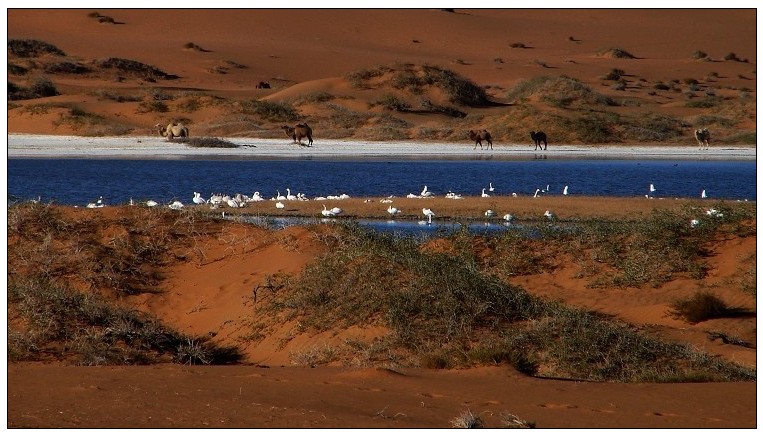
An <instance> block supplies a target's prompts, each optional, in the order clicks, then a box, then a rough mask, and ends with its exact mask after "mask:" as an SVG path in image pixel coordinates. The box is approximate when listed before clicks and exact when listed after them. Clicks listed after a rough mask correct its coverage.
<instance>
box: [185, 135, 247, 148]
mask: <svg viewBox="0 0 763 438" xmlns="http://www.w3.org/2000/svg"><path fill="white" fill-rule="evenodd" d="M174 140H175V141H177V142H179V143H184V144H186V145H188V146H190V147H194V148H237V147H238V145H237V144H235V143H232V142H230V141H228V140H224V139H221V138H215V137H176V138H175V139H174Z"/></svg>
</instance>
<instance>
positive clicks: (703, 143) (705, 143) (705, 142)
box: [694, 128, 710, 149]
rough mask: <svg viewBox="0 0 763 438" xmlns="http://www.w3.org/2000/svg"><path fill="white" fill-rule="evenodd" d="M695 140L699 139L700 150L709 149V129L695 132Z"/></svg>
mask: <svg viewBox="0 0 763 438" xmlns="http://www.w3.org/2000/svg"><path fill="white" fill-rule="evenodd" d="M694 138H696V139H697V143H699V148H700V149H703V147H704V149H708V148H709V147H710V131H708V130H707V128H702V129H697V130H695V131H694Z"/></svg>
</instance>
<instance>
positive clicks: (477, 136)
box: [469, 129, 493, 150]
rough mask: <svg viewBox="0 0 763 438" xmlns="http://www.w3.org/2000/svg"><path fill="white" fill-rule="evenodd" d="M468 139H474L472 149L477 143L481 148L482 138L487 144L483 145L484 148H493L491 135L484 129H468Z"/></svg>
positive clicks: (475, 147)
mask: <svg viewBox="0 0 763 438" xmlns="http://www.w3.org/2000/svg"><path fill="white" fill-rule="evenodd" d="M469 139H470V140H474V149H477V145H480V150H482V140H485V141H486V142H487V146H485V148H486V149H487V148H490V149H491V150H492V149H493V136H491V135H490V133H489V132H487V130H485V129H483V130H481V131H477V132H474V131H471V130H470V131H469Z"/></svg>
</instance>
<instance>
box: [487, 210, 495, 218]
mask: <svg viewBox="0 0 763 438" xmlns="http://www.w3.org/2000/svg"><path fill="white" fill-rule="evenodd" d="M494 216H495V212H494V211H493V210H488V211H486V212H485V217H494Z"/></svg>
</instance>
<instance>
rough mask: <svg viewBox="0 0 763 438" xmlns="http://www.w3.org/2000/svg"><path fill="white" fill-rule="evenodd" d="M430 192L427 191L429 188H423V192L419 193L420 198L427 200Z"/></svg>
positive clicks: (430, 194)
mask: <svg viewBox="0 0 763 438" xmlns="http://www.w3.org/2000/svg"><path fill="white" fill-rule="evenodd" d="M432 194H433V193H432V192H430V191H429V188H428V187H427V186H424V190H422V191H421V197H422V198H428V197H430V196H432Z"/></svg>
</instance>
